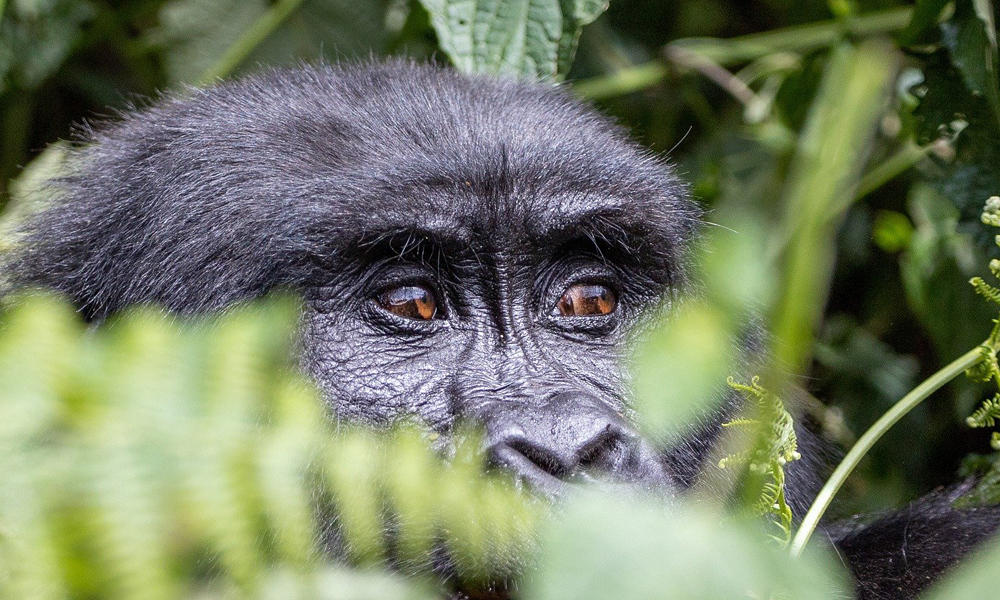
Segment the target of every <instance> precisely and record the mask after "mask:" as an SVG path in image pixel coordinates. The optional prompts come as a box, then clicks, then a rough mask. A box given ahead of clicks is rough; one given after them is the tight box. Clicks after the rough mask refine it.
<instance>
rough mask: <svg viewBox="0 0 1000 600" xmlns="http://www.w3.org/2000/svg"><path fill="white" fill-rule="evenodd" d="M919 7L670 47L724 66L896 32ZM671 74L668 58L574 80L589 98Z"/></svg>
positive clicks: (640, 86) (644, 84)
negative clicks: (598, 75)
mask: <svg viewBox="0 0 1000 600" xmlns="http://www.w3.org/2000/svg"><path fill="white" fill-rule="evenodd" d="M912 12H913V9H912V8H911V7H908V6H904V7H901V8H892V9H889V10H882V11H878V12H873V13H869V14H867V15H862V16H859V17H854V18H851V19H848V20H846V21H844V20H839V19H834V20H830V21H820V22H818V23H810V24H807V25H797V26H795V27H786V28H783V29H775V30H774V31H765V32H762V33H752V34H750V35H744V36H740V37H735V38H730V39H718V38H685V39H681V40H677V41H675V42H671V43H670V44H668V45H667V48H668V49H677V48H679V49H683V50H685V51H687V52H689V53H694V54H698V55H700V56H702V57H703V58H706V59H708V60H710V61H712V62H713V63H716V64H718V65H720V66H723V67H731V66H733V65H737V64H742V63H747V62H752V61H754V60H757V59H759V58H762V57H764V56H767V55H769V54H773V53H775V52H808V51H810V50H815V49H817V48H822V47H823V46H829V45H830V44H833V43H836V41H837V40H839V39H840V38H841V37H843V36H844V35H845V34H847V35H852V36H858V37H864V36H870V35H875V34H880V33H891V32H894V31H898V30H900V29H903V28H904V27H906V25H907V24H908V23H909V22H910V15H911V14H912ZM666 75H667V67H666V65H664V64H663V61H660V60H653V61H650V62H647V63H644V64H641V65H636V66H634V67H629V68H627V69H621V70H619V71H616V72H614V73H611V74H610V75H604V76H601V77H593V78H590V79H585V80H583V81H581V82H579V83H576V84H574V85H573V89H574V90H575V91H576V92H577V93H578V94H579V95H581V96H583V97H584V98H589V99H592V100H596V99H601V98H609V97H613V96H620V95H622V94H628V93H630V92H637V91H639V90H642V89H645V88H647V87H650V86H652V85H655V84H656V83H658V82H659V81H660V80H662V79H663V78H664V77H665V76H666Z"/></svg>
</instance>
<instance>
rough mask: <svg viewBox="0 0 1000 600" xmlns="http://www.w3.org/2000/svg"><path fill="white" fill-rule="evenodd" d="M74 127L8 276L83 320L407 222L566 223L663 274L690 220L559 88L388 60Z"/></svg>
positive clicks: (689, 210) (244, 290)
mask: <svg viewBox="0 0 1000 600" xmlns="http://www.w3.org/2000/svg"><path fill="white" fill-rule="evenodd" d="M83 133H84V137H83V139H82V140H81V142H82V144H80V145H78V147H77V149H76V152H75V155H74V157H73V158H72V159H71V161H70V168H71V174H70V175H69V176H68V177H66V178H64V179H63V180H62V182H61V191H62V196H63V197H64V198H63V200H64V201H63V202H59V203H57V204H56V205H55V206H54V207H53V208H51V209H50V210H48V211H47V212H46V213H45V214H43V215H41V216H40V217H38V218H36V219H34V220H32V222H31V223H30V224H29V226H28V229H27V230H26V232H25V237H24V238H23V242H24V248H25V249H27V252H26V253H24V254H22V256H29V255H30V256H29V260H22V261H20V264H17V263H15V264H14V265H12V266H11V272H13V273H15V275H14V279H15V280H17V279H18V278H20V279H22V280H25V281H32V282H34V283H36V284H42V285H49V286H51V287H56V288H57V289H61V290H62V291H64V292H67V293H69V294H70V295H71V296H73V297H74V298H75V299H77V301H78V302H80V303H81V304H82V305H83V306H84V307H85V311H86V312H88V313H91V314H93V315H97V316H99V315H102V314H106V313H108V312H110V311H113V310H116V309H117V308H119V307H120V306H122V305H124V304H128V303H132V302H139V301H156V302H161V303H164V304H166V305H167V306H168V307H169V308H175V309H180V310H185V311H189V310H195V311H198V310H206V309H214V308H219V307H220V306H223V305H225V304H226V303H228V302H231V301H233V300H237V299H240V298H246V297H252V296H255V295H258V294H260V293H262V292H264V291H266V290H267V289H268V288H270V287H273V286H276V285H293V286H295V285H301V284H303V283H304V282H305V281H306V280H307V278H308V277H311V276H312V271H311V270H310V269H311V268H312V267H313V266H314V263H315V262H316V260H322V261H326V262H328V263H330V261H332V262H333V263H335V262H336V256H338V255H341V254H345V253H346V251H347V250H349V249H352V248H356V247H358V245H359V244H360V245H363V244H365V243H366V242H368V241H371V240H373V239H379V238H380V237H383V236H385V235H386V234H388V233H393V232H396V231H406V230H409V231H415V232H421V231H430V232H435V233H437V234H441V235H443V234H447V235H450V236H451V237H452V238H454V241H455V242H456V243H458V244H461V243H465V244H468V245H473V242H474V241H475V239H477V237H478V239H480V240H488V241H490V242H491V243H493V244H494V245H496V244H498V243H502V240H501V239H500V238H502V236H503V235H508V236H519V241H518V242H516V245H517V247H523V246H524V244H523V242H524V241H525V240H527V241H528V242H529V243H532V244H536V245H544V244H547V243H552V242H558V241H559V235H560V232H569V231H570V230H573V229H574V227H577V229H578V230H579V231H578V233H580V232H583V233H584V234H586V235H587V236H589V237H591V238H593V239H601V238H608V239H615V240H619V241H620V240H626V241H628V242H629V243H631V244H633V247H630V248H628V250H630V251H635V252H636V253H637V257H638V253H643V254H645V256H644V257H643V258H642V260H645V261H646V263H645V264H649V265H653V266H654V267H655V266H656V265H661V266H662V270H664V271H666V270H669V269H677V268H678V265H679V264H680V262H681V261H680V260H679V256H678V254H679V252H680V249H681V248H682V246H683V241H684V240H686V239H687V238H688V237H689V235H690V233H691V232H692V231H693V229H694V228H695V225H696V223H697V218H698V216H699V215H698V214H697V209H696V208H695V207H694V205H693V204H692V203H690V202H689V201H687V200H686V199H685V190H684V189H683V187H682V186H681V184H679V183H678V182H677V180H676V179H675V178H674V175H673V173H672V171H671V170H670V168H669V167H668V166H667V165H665V164H664V163H663V162H662V161H660V160H658V159H656V158H655V157H653V156H651V155H650V154H649V153H648V152H647V151H645V150H644V149H642V148H641V147H640V146H638V145H637V144H635V143H633V142H631V141H630V140H629V139H628V138H627V136H626V135H625V134H624V132H623V131H622V130H620V129H619V128H618V127H617V126H615V125H614V124H613V123H611V122H610V121H609V120H607V119H606V118H604V117H601V116H600V115H598V114H597V113H596V112H594V111H593V110H591V109H590V108H588V107H587V106H585V105H583V104H581V103H580V102H578V101H576V100H574V99H572V98H571V97H570V96H569V95H568V94H567V93H566V92H565V91H564V90H562V89H561V88H558V87H555V86H551V85H536V84H526V83H519V82H515V81H504V80H497V79H492V78H487V77H468V76H463V75H459V74H457V73H454V72H452V71H449V70H446V69H442V68H438V67H434V66H428V65H414V64H411V63H406V62H389V63H376V64H367V65H360V66H359V65H355V66H349V65H347V66H320V67H302V68H297V69H283V70H273V71H269V72H266V73H262V74H259V75H256V76H251V77H248V78H246V79H243V80H239V81H233V82H227V83H222V84H220V85H218V86H215V87H213V88H209V89H204V90H190V91H189V93H188V94H187V95H185V96H175V97H168V98H165V99H163V100H162V101H161V102H159V103H156V104H155V105H153V106H152V107H149V108H147V109H145V110H142V111H137V112H131V113H128V114H125V115H123V116H122V119H121V120H120V121H119V122H118V123H115V124H109V125H105V126H102V127H100V128H98V129H97V130H85V131H84V132H83ZM101 223H105V224H112V223H113V224H115V225H114V227H115V230H117V231H119V232H120V233H121V234H120V235H118V236H114V237H111V236H107V235H105V234H104V231H105V229H104V228H102V227H101V226H100V224H101ZM623 232H624V233H626V234H627V235H621V234H622V233H623ZM612 233H613V235H612ZM512 243H513V242H512ZM317 257H319V259H317ZM234 265H238V268H234ZM654 270H655V269H654Z"/></svg>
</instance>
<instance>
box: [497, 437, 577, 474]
mask: <svg viewBox="0 0 1000 600" xmlns="http://www.w3.org/2000/svg"><path fill="white" fill-rule="evenodd" d="M506 445H507V446H508V447H509V448H510V449H511V450H513V451H514V452H517V453H518V454H520V455H522V456H523V457H525V458H526V459H528V461H529V462H531V464H533V465H534V466H535V467H537V468H539V469H541V470H542V471H545V472H546V473H548V474H549V475H552V476H553V477H557V478H559V479H562V478H563V477H565V476H567V475H569V473H570V471H571V470H572V468H573V465H572V464H569V465H567V464H566V463H565V461H563V460H560V458H559V456H557V455H556V454H555V453H554V452H552V451H550V450H548V449H546V448H544V447H541V446H539V445H537V444H533V443H531V442H530V441H528V440H526V439H524V438H514V439H511V440H507V442H506Z"/></svg>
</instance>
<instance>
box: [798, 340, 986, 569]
mask: <svg viewBox="0 0 1000 600" xmlns="http://www.w3.org/2000/svg"><path fill="white" fill-rule="evenodd" d="M982 357H983V354H982V350H981V349H980V347H979V346H977V347H975V348H973V349H972V350H969V351H968V352H966V353H965V354H963V355H962V356H961V357H959V358H957V359H956V360H954V361H953V362H952V363H951V364H949V365H948V366H946V367H945V368H943V369H941V370H940V371H938V372H937V373H934V374H933V375H931V376H930V377H928V378H927V379H926V380H924V381H923V382H922V383H921V384H920V385H918V386H917V387H915V388H913V390H912V391H911V392H910V393H909V394H907V395H905V396H903V399H902V400H900V401H899V402H897V403H896V404H895V405H893V407H892V408H890V409H889V410H888V411H886V413H885V414H884V415H882V416H881V417H880V418H879V420H878V421H875V424H874V425H872V426H871V427H869V428H868V431H866V432H865V433H864V435H862V436H861V438H860V439H858V441H857V443H856V444H854V447H853V448H851V450H850V452H848V453H847V456H845V457H844V460H842V461H841V462H840V464H839V465H838V466H837V468H836V469H835V470H834V472H833V474H832V475H831V476H830V478H829V479H828V480H827V481H826V484H824V485H823V489H821V490H820V491H819V494H817V495H816V499H815V500H814V501H813V503H812V506H810V507H809V511H808V512H806V516H805V517H804V518H803V519H802V524H801V525H800V526H799V529H798V531H796V532H795V537H794V538H793V539H792V545H791V548H790V551H791V554H792V556H793V557H798V556H800V555H801V554H802V551H803V549H804V548H805V546H806V543H807V542H808V541H809V538H810V536H812V534H813V532H814V531H815V530H816V526H817V525H818V524H819V520H820V519H821V518H822V517H823V513H825V512H826V509H827V508H828V507H829V506H830V502H831V501H832V500H833V497H834V496H835V495H836V494H837V492H838V491H840V488H841V486H843V485H844V482H845V481H846V480H847V477H848V476H849V475H850V474H851V472H852V471H854V468H855V467H857V466H858V463H860V462H861V459H862V458H864V456H865V455H866V454H867V453H868V451H869V450H871V448H872V446H874V445H875V443H876V442H877V441H879V440H880V439H881V438H882V436H883V435H885V433H886V432H887V431H889V428H890V427H892V426H893V425H895V424H896V422H897V421H899V420H900V419H901V418H903V417H904V416H905V415H906V414H907V413H909V412H910V411H911V410H913V409H914V408H915V407H916V406H917V405H918V404H920V403H921V402H923V401H924V400H925V399H926V398H927V397H928V396H930V395H931V394H933V393H934V392H936V391H937V390H939V389H940V388H941V387H942V386H944V384H946V383H948V382H949V381H951V380H952V379H954V378H955V377H958V376H959V375H961V374H962V373H963V372H965V370H966V369H968V368H970V367H972V366H973V365H975V364H976V363H977V362H979V361H980V360H982Z"/></svg>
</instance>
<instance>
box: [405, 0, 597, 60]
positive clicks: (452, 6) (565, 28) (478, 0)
mask: <svg viewBox="0 0 1000 600" xmlns="http://www.w3.org/2000/svg"><path fill="white" fill-rule="evenodd" d="M421 3H422V4H423V5H424V7H425V8H426V9H427V12H428V13H430V16H431V23H432V24H433V26H434V30H435V31H436V32H437V35H438V41H439V43H440V44H441V48H442V49H443V50H444V51H445V52H446V53H447V54H448V56H449V57H450V58H451V60H452V62H454V63H455V66H456V67H458V68H459V69H460V70H461V71H464V72H466V73H488V74H509V75H516V76H520V77H527V78H540V79H559V78H560V77H563V76H565V75H566V72H567V71H568V70H569V66H570V63H571V62H572V60H573V55H574V54H575V53H576V44H577V41H578V40H579V37H580V30H581V29H582V28H583V26H584V25H587V24H588V23H590V22H592V21H593V20H594V19H596V18H597V17H598V16H599V15H600V14H601V13H602V12H604V10H605V9H606V8H607V7H608V0H421Z"/></svg>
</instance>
